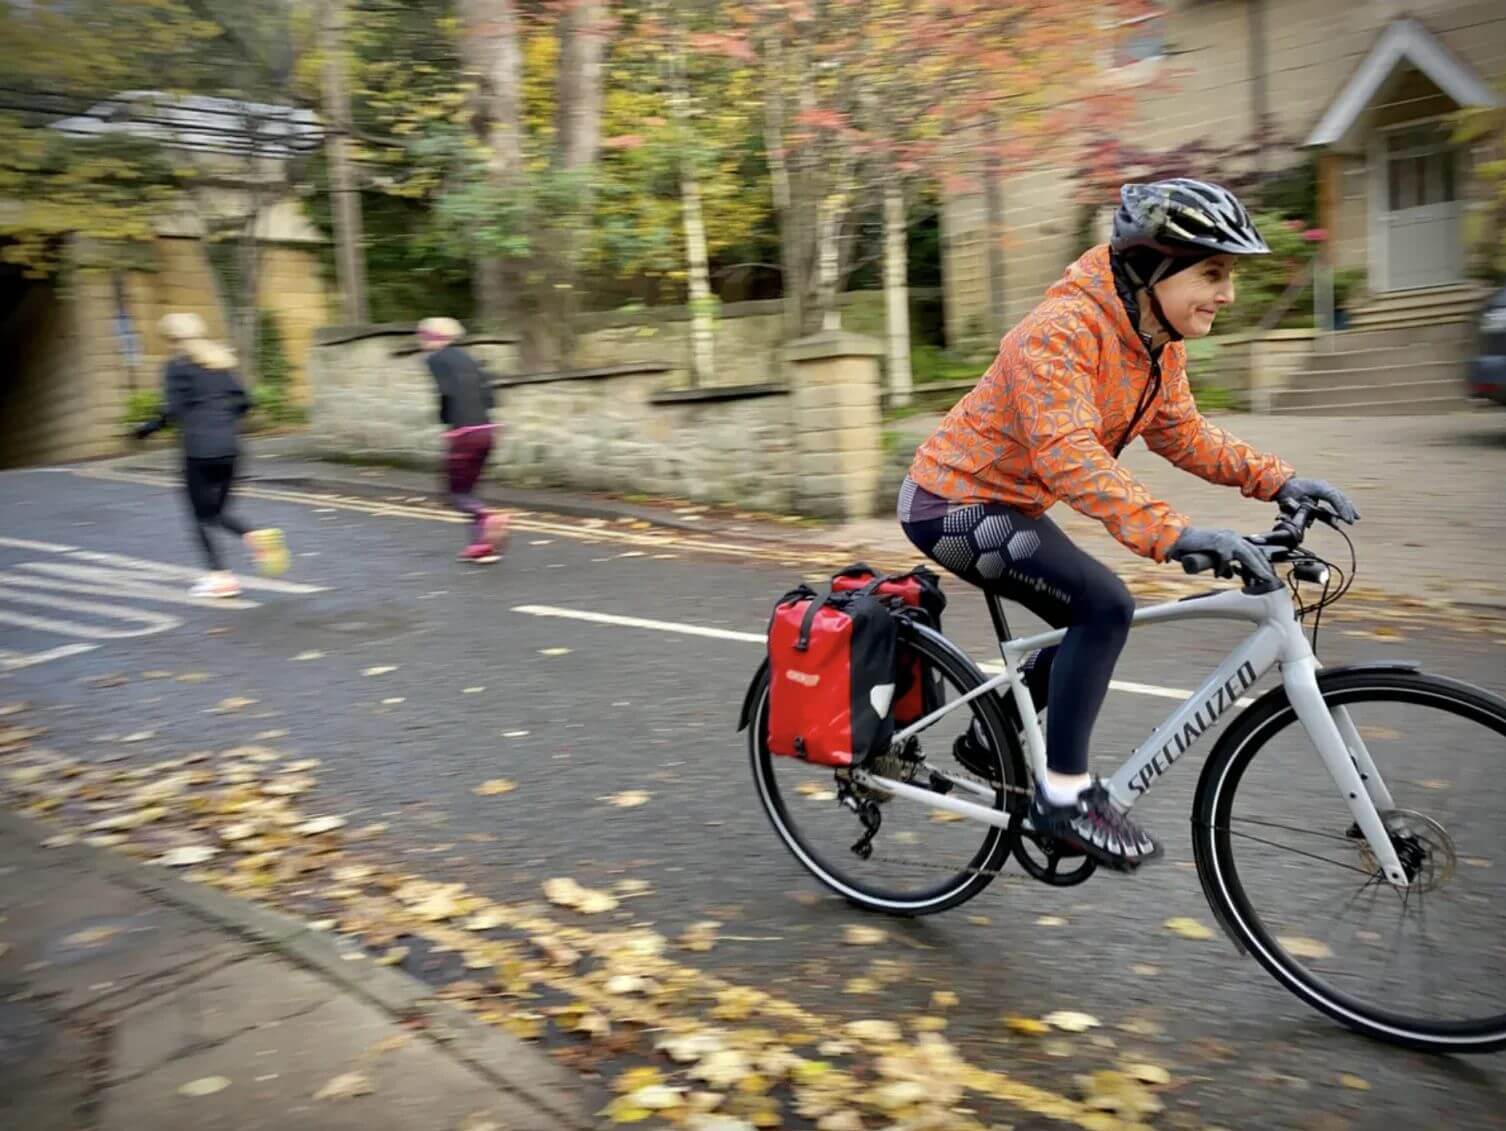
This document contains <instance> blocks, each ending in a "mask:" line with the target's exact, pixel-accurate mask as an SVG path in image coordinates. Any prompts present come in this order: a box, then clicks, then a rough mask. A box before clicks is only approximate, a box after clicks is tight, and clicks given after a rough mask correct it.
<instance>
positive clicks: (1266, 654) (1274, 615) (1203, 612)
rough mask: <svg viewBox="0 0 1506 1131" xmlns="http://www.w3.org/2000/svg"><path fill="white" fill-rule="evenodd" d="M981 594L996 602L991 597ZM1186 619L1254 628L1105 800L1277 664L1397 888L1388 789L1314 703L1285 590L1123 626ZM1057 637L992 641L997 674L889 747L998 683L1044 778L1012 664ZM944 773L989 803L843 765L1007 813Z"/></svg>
mask: <svg viewBox="0 0 1506 1131" xmlns="http://www.w3.org/2000/svg"><path fill="white" fill-rule="evenodd" d="M987 599H988V600H997V598H994V597H988V598H987ZM1191 620H1240V621H1248V622H1249V623H1251V624H1254V625H1255V626H1256V627H1255V630H1254V631H1253V632H1252V633H1251V634H1250V635H1249V636H1248V637H1246V638H1245V640H1244V641H1242V642H1241V643H1240V644H1239V645H1238V646H1236V647H1235V649H1234V650H1233V651H1232V652H1231V653H1230V654H1229V656H1228V658H1227V659H1225V660H1224V662H1223V663H1222V664H1220V665H1219V666H1218V667H1217V668H1215V669H1214V671H1213V673H1212V674H1211V675H1210V676H1208V678H1207V679H1205V680H1204V681H1203V682H1202V684H1201V685H1200V686H1199V687H1198V688H1197V690H1196V691H1194V692H1193V693H1192V695H1191V697H1190V698H1188V699H1187V700H1186V701H1185V702H1184V703H1183V704H1182V705H1181V706H1179V707H1178V708H1177V709H1176V710H1175V711H1173V712H1172V713H1171V715H1170V716H1168V717H1167V719H1166V721H1165V722H1163V723H1162V724H1161V725H1160V726H1158V727H1156V729H1155V730H1153V731H1151V733H1150V737H1149V738H1147V739H1146V740H1145V742H1144V743H1142V744H1141V745H1140V746H1139V747H1137V748H1136V749H1135V751H1134V753H1132V754H1131V755H1130V756H1129V758H1128V759H1126V761H1125V762H1124V764H1123V765H1122V766H1120V767H1119V769H1118V770H1117V771H1115V773H1114V775H1113V777H1111V778H1110V779H1108V782H1107V785H1108V790H1109V794H1110V796H1112V797H1113V799H1114V802H1115V804H1117V805H1118V806H1120V807H1121V808H1123V809H1129V808H1130V807H1131V806H1132V805H1133V804H1134V803H1135V802H1136V801H1137V800H1138V799H1139V798H1140V797H1141V796H1143V795H1144V794H1145V793H1146V792H1147V791H1148V790H1149V789H1150V787H1151V786H1152V785H1154V784H1155V783H1156V782H1157V781H1159V780H1160V778H1161V776H1162V775H1163V774H1164V773H1166V771H1167V770H1169V769H1170V768H1171V767H1172V766H1173V765H1175V764H1176V762H1177V761H1178V760H1180V759H1181V757H1182V755H1184V754H1186V753H1187V751H1188V750H1190V749H1191V748H1192V747H1193V745H1194V744H1196V742H1197V740H1198V739H1199V738H1201V737H1202V736H1203V734H1205V733H1206V732H1207V731H1208V730H1210V729H1211V728H1212V727H1213V725H1214V724H1215V723H1216V722H1218V720H1219V718H1220V717H1222V716H1223V715H1224V714H1225V713H1226V712H1227V711H1228V710H1229V709H1230V708H1231V707H1233V706H1234V705H1235V703H1236V702H1237V701H1238V700H1239V698H1240V696H1241V695H1242V694H1243V693H1244V692H1245V691H1246V690H1247V689H1248V688H1250V687H1251V686H1253V685H1254V684H1255V682H1256V681H1257V680H1259V679H1260V677H1261V676H1263V675H1264V674H1265V673H1266V672H1268V671H1270V669H1271V668H1272V667H1273V666H1276V665H1278V664H1279V665H1280V667H1281V681H1282V684H1283V685H1284V686H1285V688H1286V693H1287V697H1288V699H1289V700H1290V702H1291V705H1292V709H1293V710H1294V711H1295V712H1296V715H1297V718H1298V720H1299V721H1300V722H1301V723H1302V726H1303V727H1304V728H1305V729H1306V731H1307V733H1308V736H1309V737H1310V738H1311V739H1312V742H1313V746H1314V747H1315V748H1316V750H1317V753H1318V756H1319V758H1321V759H1322V761H1323V764H1324V765H1325V766H1326V767H1327V768H1328V773H1329V775H1330V776H1331V777H1332V778H1333V781H1334V784H1335V786H1336V787H1337V788H1338V790H1339V792H1340V794H1341V795H1342V796H1343V798H1344V802H1345V805H1346V806H1347V807H1348V809H1349V812H1350V813H1351V814H1352V815H1353V816H1354V819H1355V822H1356V823H1357V824H1358V825H1359V828H1360V831H1361V832H1363V833H1364V835H1365V839H1366V840H1367V841H1368V842H1369V844H1370V850H1371V851H1372V852H1373V853H1374V854H1375V860H1376V862H1377V863H1378V864H1379V865H1380V866H1381V869H1382V871H1383V872H1384V873H1385V876H1386V879H1387V880H1388V881H1390V883H1392V884H1393V885H1395V886H1396V887H1398V888H1405V887H1406V886H1407V884H1408V880H1407V876H1406V872H1405V870H1404V869H1403V868H1402V866H1401V861H1400V860H1399V859H1398V858H1397V855H1396V850H1395V848H1394V847H1393V846H1392V844H1391V839H1390V837H1389V836H1388V835H1387V832H1386V828H1385V825H1384V823H1383V822H1382V820H1381V817H1380V813H1379V810H1389V809H1392V808H1394V803H1393V802H1392V800H1391V795H1390V793H1389V792H1388V791H1387V789H1386V785H1385V782H1383V781H1382V780H1381V776H1380V773H1379V771H1378V770H1377V769H1376V766H1375V762H1374V761H1373V760H1372V759H1371V757H1370V752H1369V751H1368V750H1367V749H1366V748H1365V744H1364V742H1363V741H1362V740H1361V738H1360V734H1359V731H1358V729H1357V728H1356V727H1355V725H1354V723H1353V721H1352V720H1351V719H1350V717H1349V712H1348V711H1347V710H1346V709H1345V708H1343V707H1337V708H1334V709H1332V710H1330V709H1329V708H1328V707H1327V705H1326V704H1324V702H1323V696H1322V693H1321V692H1320V691H1319V690H1318V679H1317V672H1318V668H1319V666H1320V665H1319V663H1318V658H1317V657H1316V656H1315V655H1313V650H1312V646H1311V644H1309V643H1308V639H1307V636H1306V635H1305V634H1304V633H1303V631H1302V625H1301V622H1299V621H1298V620H1297V617H1296V611H1295V609H1294V608H1293V605H1292V598H1291V594H1290V593H1289V592H1288V591H1287V590H1286V589H1285V588H1284V587H1283V588H1280V589H1276V590H1273V591H1272V592H1269V593H1262V594H1254V593H1247V592H1244V591H1243V590H1230V591H1228V592H1218V593H1214V594H1210V595H1208V596H1202V597H1193V598H1188V599H1185V600H1181V601H1168V602H1165V603H1163V604H1159V605H1148V606H1145V607H1144V608H1139V609H1136V610H1135V614H1134V617H1133V619H1132V621H1131V625H1132V627H1140V626H1142V625H1151V624H1173V623H1176V622H1179V621H1191ZM1001 623H1002V622H1001ZM1065 635H1066V630H1065V629H1057V630H1055V631H1052V632H1043V633H1039V634H1037V635H1035V636H1025V637H1019V638H1016V639H1012V640H1000V641H999V651H1000V654H1001V655H1002V656H1003V659H1004V671H1003V672H1002V673H1000V674H999V675H997V676H994V677H993V678H992V679H989V680H987V681H985V682H984V683H983V684H981V685H980V686H978V687H975V688H973V689H972V690H971V691H969V692H967V693H966V694H965V695H962V696H959V697H958V698H956V699H954V700H952V701H951V702H950V703H947V704H946V705H945V706H943V707H940V708H938V709H937V710H935V711H932V712H931V713H930V714H929V715H926V716H925V717H924V718H922V719H918V720H917V721H915V722H914V723H912V724H911V725H910V726H907V727H905V728H904V729H903V730H900V731H899V732H898V733H896V734H895V736H894V743H895V745H896V746H898V745H899V744H901V743H903V742H904V741H905V740H906V739H907V738H909V737H911V736H912V735H914V734H918V733H919V732H920V731H922V730H925V729H926V728H927V727H928V726H930V725H931V724H932V723H934V722H936V721H937V720H938V719H940V718H941V717H942V716H943V715H946V714H948V713H949V712H951V711H955V710H956V709H957V708H958V707H961V706H962V705H963V704H964V703H967V702H970V701H971V700H973V699H976V698H978V697H979V696H982V695H991V694H993V693H994V692H995V690H996V689H998V688H1000V687H1003V686H1005V685H1006V684H1007V685H1008V686H1009V689H1010V692H1011V693H1012V694H1013V695H1014V698H1015V703H1016V704H1017V705H1018V706H1019V714H1020V718H1021V720H1022V721H1023V723H1024V736H1025V747H1026V754H1027V756H1028V758H1029V760H1030V767H1031V771H1032V773H1033V774H1034V777H1035V779H1036V780H1038V781H1039V780H1042V779H1044V777H1045V773H1046V742H1045V738H1044V737H1043V735H1042V733H1041V726H1040V721H1039V720H1038V719H1037V717H1036V713H1035V707H1034V704H1033V703H1032V701H1031V698H1030V690H1029V688H1028V687H1027V686H1026V684H1025V679H1024V676H1023V675H1022V674H1021V671H1020V667H1019V664H1020V662H1021V661H1022V660H1023V659H1024V658H1025V657H1026V656H1027V655H1029V654H1030V653H1031V652H1033V651H1034V650H1035V649H1037V648H1044V647H1047V646H1048V645H1051V644H1057V643H1060V642H1061V639H1062V637H1064V636H1065ZM944 776H947V777H948V780H950V781H951V782H952V783H953V784H954V786H956V787H960V788H961V789H962V790H964V791H966V792H969V793H972V794H974V795H975V796H979V797H984V798H987V799H988V801H989V804H986V805H985V804H980V803H978V802H974V801H966V800H964V799H962V798H960V797H957V796H954V795H953V794H952V793H946V794H942V793H937V792H935V791H934V790H929V789H924V788H922V787H920V786H915V785H911V784H909V783H908V782H902V781H895V780H894V779H892V778H886V777H882V776H880V775H878V774H875V773H873V772H872V771H870V770H864V769H855V770H853V771H852V780H853V781H854V782H855V783H857V784H859V785H861V786H863V787H864V788H867V789H873V790H877V791H879V792H883V793H888V794H890V795H892V796H895V797H903V798H907V799H909V800H912V801H918V802H921V803H923V804H925V805H928V806H930V807H931V808H933V809H946V810H950V811H951V812H953V813H957V814H959V815H961V816H963V817H967V818H969V819H970V820H974V821H979V822H982V823H983V824H988V825H997V826H1000V827H1003V826H1006V825H1008V824H1009V814H1008V813H1007V812H1004V811H1002V810H1000V809H996V808H994V807H993V804H992V803H993V801H994V796H995V794H994V790H993V789H992V788H991V787H989V786H988V785H985V784H983V783H981V782H976V781H971V780H968V779H966V778H963V777H958V776H952V775H944Z"/></svg>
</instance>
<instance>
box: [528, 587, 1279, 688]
mask: <svg viewBox="0 0 1506 1131" xmlns="http://www.w3.org/2000/svg"><path fill="white" fill-rule="evenodd" d="M512 611H513V612H515V613H523V614H524V615H526V616H531V617H559V618H562V619H564V620H580V621H587V622H589V623H591V624H606V625H613V626H615V627H618V628H646V629H649V630H651V631H653V632H674V633H679V634H681V635H683V636H709V637H712V638H713V639H716V640H737V641H740V642H743V643H747V644H762V643H764V642H765V641H766V640H767V639H768V636H767V634H765V633H762V632H734V631H732V630H731V629H726V628H706V627H704V626H702V625H698V624H681V623H679V622H677V621H668V620H648V619H646V618H644V617H624V616H618V615H616V614H615V613H592V612H587V611H585V610H582V609H562V608H559V607H557V606H554V605H515V606H514V607H513V610H512ZM978 667H979V668H980V669H981V670H982V671H985V672H988V673H990V674H993V675H998V674H999V673H1000V672H1002V671H1003V670H1004V665H1003V664H1002V663H1000V662H999V661H998V660H991V661H989V662H987V663H983V664H979V665H978ZM1109 689H1110V690H1112V691H1123V692H1125V693H1127V694H1130V695H1152V696H1155V697H1157V698H1160V699H1191V698H1192V694H1193V693H1192V692H1191V691H1184V690H1183V689H1182V688H1180V687H1161V686H1158V685H1157V684H1153V683H1136V682H1134V681H1133V680H1127V679H1116V680H1112V681H1111V682H1110V683H1109ZM1254 702H1255V700H1253V699H1250V698H1244V699H1240V700H1239V701H1238V703H1237V704H1236V706H1239V707H1248V706H1250V705H1251V704H1252V703H1254Z"/></svg>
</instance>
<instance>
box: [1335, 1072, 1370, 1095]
mask: <svg viewBox="0 0 1506 1131" xmlns="http://www.w3.org/2000/svg"><path fill="white" fill-rule="evenodd" d="M1339 1083H1340V1084H1343V1085H1344V1087H1346V1088H1352V1089H1354V1090H1355V1091H1356V1092H1368V1091H1369V1090H1370V1081H1369V1080H1366V1079H1365V1078H1364V1077H1363V1076H1354V1075H1351V1074H1350V1073H1348V1072H1344V1073H1341V1074H1340V1075H1339Z"/></svg>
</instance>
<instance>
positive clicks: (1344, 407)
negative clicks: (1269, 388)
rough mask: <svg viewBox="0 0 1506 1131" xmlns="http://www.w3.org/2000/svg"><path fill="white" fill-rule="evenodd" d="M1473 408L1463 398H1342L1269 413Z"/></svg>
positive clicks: (1415, 412) (1424, 412)
mask: <svg viewBox="0 0 1506 1131" xmlns="http://www.w3.org/2000/svg"><path fill="white" fill-rule="evenodd" d="M1473 408H1474V405H1473V403H1472V402H1471V401H1469V400H1468V399H1466V398H1464V397H1431V398H1428V399H1425V400H1415V401H1367V400H1355V401H1344V402H1341V403H1338V404H1325V405H1315V406H1313V405H1280V404H1277V405H1273V406H1272V407H1271V414H1272V415H1273V416H1298V415H1301V416H1439V415H1442V414H1443V413H1448V412H1466V411H1470V410H1472V409H1473Z"/></svg>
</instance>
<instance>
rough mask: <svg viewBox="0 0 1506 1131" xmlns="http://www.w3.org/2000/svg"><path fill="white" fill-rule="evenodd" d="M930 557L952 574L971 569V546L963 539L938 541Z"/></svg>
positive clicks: (947, 538) (942, 539)
mask: <svg viewBox="0 0 1506 1131" xmlns="http://www.w3.org/2000/svg"><path fill="white" fill-rule="evenodd" d="M949 517H950V516H949ZM931 555H932V556H933V557H934V558H935V559H936V560H937V561H938V562H940V563H941V564H942V565H944V566H946V567H947V569H949V570H951V571H952V572H953V573H967V572H968V571H970V570H971V569H972V568H973V545H972V543H971V542H969V541H968V540H967V538H965V537H960V536H958V537H946V538H941V539H938V540H937V542H936V545H935V547H934V548H933V549H932V550H931Z"/></svg>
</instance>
